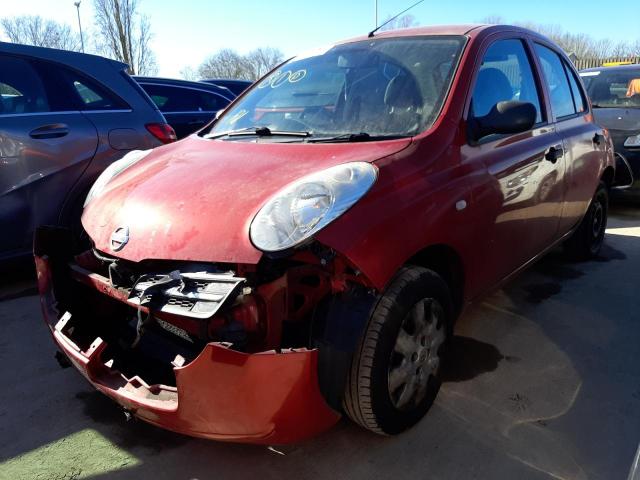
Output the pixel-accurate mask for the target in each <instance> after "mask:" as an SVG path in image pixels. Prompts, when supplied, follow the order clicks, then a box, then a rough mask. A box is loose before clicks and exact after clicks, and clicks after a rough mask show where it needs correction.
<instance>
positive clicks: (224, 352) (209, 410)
mask: <svg viewBox="0 0 640 480" xmlns="http://www.w3.org/2000/svg"><path fill="white" fill-rule="evenodd" d="M42 251H43V248H42V245H40V246H39V247H37V248H35V252H36V257H35V259H36V267H37V271H38V288H39V291H40V296H41V303H42V310H43V313H44V317H45V319H46V321H47V324H48V325H49V328H50V329H51V332H52V334H53V338H54V339H55V341H56V343H57V344H58V346H59V347H60V349H61V350H62V351H63V352H64V353H65V354H66V355H67V357H68V358H69V359H70V361H71V362H72V363H73V365H74V366H75V367H76V368H77V369H78V370H79V371H80V372H81V373H82V374H83V375H84V377H85V378H86V379H87V380H88V381H89V382H90V383H91V384H92V385H93V386H94V387H95V388H97V389H98V390H100V391H101V392H103V393H104V394H105V395H107V396H109V397H111V398H112V399H113V400H115V401H116V402H117V403H119V404H120V405H122V406H123V407H124V408H125V409H126V410H128V411H129V412H130V413H132V414H133V415H135V416H136V417H138V418H140V419H142V420H144V421H146V422H149V423H151V424H154V425H157V426H160V427H162V428H166V429H168V430H172V431H175V432H179V433H183V434H186V435H191V436H196V437H203V438H210V439H217V440H225V441H234V442H246V443H258V444H272V445H273V444H286V443H292V442H296V441H300V440H303V439H305V438H308V437H312V436H314V435H316V434H318V433H320V432H322V431H324V430H327V429H328V428H330V427H331V426H332V425H334V424H335V423H336V422H337V421H338V419H339V415H338V414H337V413H336V412H334V411H333V410H332V409H330V408H329V407H328V406H327V404H326V402H325V400H324V398H323V397H322V394H321V393H320V389H319V386H318V376H317V363H318V352H317V350H307V349H293V350H283V351H281V352H275V351H268V352H261V353H256V354H246V353H241V352H237V351H234V350H231V349H229V348H228V345H227V344H222V343H209V344H207V345H206V347H205V348H204V350H203V351H202V352H201V353H200V354H199V356H198V357H197V358H195V360H193V361H192V362H190V363H189V364H187V365H184V366H182V365H180V364H179V363H178V364H176V363H174V368H173V371H174V373H175V380H176V386H175V387H173V386H166V385H148V384H146V383H145V382H144V380H143V379H142V378H139V377H138V376H133V377H131V378H126V377H125V376H124V375H123V374H121V373H120V372H118V371H115V370H114V369H112V368H111V366H110V364H109V362H107V363H105V359H103V358H102V356H101V354H102V352H103V351H104V349H105V347H106V343H105V342H104V341H103V340H102V339H101V338H96V339H95V341H93V343H92V344H91V346H90V347H89V348H87V349H85V350H84V351H83V350H82V349H81V348H79V347H78V346H77V345H76V344H75V343H74V342H73V340H72V339H71V338H70V336H69V335H68V334H67V330H66V324H67V322H69V321H70V319H71V315H72V314H73V312H64V313H63V315H62V316H60V313H62V312H58V311H57V310H56V299H55V295H54V285H53V281H52V279H53V278H54V276H53V275H52V262H51V259H50V256H49V255H47V254H43V253H42Z"/></svg>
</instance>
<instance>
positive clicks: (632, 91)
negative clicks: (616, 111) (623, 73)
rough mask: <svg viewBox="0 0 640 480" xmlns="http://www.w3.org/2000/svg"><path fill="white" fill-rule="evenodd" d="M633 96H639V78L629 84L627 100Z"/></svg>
mask: <svg viewBox="0 0 640 480" xmlns="http://www.w3.org/2000/svg"><path fill="white" fill-rule="evenodd" d="M634 95H640V78H634V79H633V80H631V81H630V82H629V88H628V89H627V98H629V97H633V96H634Z"/></svg>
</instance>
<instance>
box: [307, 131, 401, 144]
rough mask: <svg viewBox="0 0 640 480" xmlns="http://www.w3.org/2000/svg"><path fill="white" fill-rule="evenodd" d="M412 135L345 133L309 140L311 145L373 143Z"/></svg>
mask: <svg viewBox="0 0 640 480" xmlns="http://www.w3.org/2000/svg"><path fill="white" fill-rule="evenodd" d="M410 136H411V135H371V134H369V133H367V132H360V133H344V134H342V135H336V136H335V137H318V138H311V139H309V140H307V142H310V143H340V142H372V141H375V140H394V139H397V138H407V137H410Z"/></svg>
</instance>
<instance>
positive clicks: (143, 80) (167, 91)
mask: <svg viewBox="0 0 640 480" xmlns="http://www.w3.org/2000/svg"><path fill="white" fill-rule="evenodd" d="M133 78H134V79H135V80H136V81H137V82H138V83H139V84H140V86H141V87H142V88H143V89H144V91H145V92H147V94H148V95H149V96H150V97H151V99H152V100H153V102H154V103H155V104H156V106H157V107H158V108H159V109H160V111H161V112H162V114H163V115H164V117H165V118H166V119H167V122H169V125H171V126H172V127H173V129H174V130H175V132H176V135H177V136H178V138H184V137H186V136H187V135H190V134H192V133H193V132H195V131H197V130H200V129H201V128H202V127H204V126H205V125H206V124H207V123H209V122H210V121H211V120H213V118H214V117H215V116H216V113H218V112H219V111H220V110H222V109H224V108H225V107H226V106H227V105H229V103H230V102H231V101H232V100H233V99H234V98H236V95H235V94H234V93H232V92H231V91H230V90H228V89H227V88H225V87H221V86H218V85H212V84H209V83H204V82H191V81H188V80H175V79H172V78H158V77H138V76H134V77H133Z"/></svg>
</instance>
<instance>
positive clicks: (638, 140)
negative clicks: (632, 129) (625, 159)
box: [624, 133, 640, 148]
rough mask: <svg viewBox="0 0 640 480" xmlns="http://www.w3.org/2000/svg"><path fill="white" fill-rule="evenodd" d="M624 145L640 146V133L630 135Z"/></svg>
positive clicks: (629, 146)
mask: <svg viewBox="0 0 640 480" xmlns="http://www.w3.org/2000/svg"><path fill="white" fill-rule="evenodd" d="M624 146H625V147H628V148H640V133H639V134H638V135H635V136H633V137H629V138H627V139H626V140H625V141H624Z"/></svg>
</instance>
